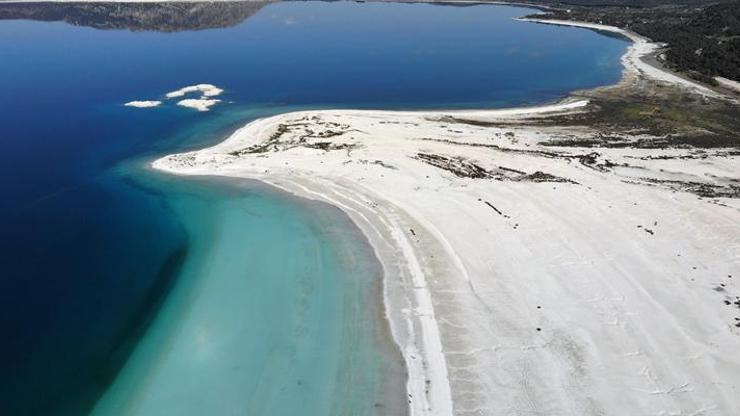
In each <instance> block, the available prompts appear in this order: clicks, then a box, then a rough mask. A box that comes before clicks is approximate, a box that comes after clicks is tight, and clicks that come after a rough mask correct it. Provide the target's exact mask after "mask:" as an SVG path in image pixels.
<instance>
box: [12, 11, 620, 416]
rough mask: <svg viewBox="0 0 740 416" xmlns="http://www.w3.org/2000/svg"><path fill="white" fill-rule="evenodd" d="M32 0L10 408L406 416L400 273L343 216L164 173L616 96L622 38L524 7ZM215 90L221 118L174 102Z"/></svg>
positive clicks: (16, 32)
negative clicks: (249, 138) (348, 136)
mask: <svg viewBox="0 0 740 416" xmlns="http://www.w3.org/2000/svg"><path fill="white" fill-rule="evenodd" d="M2 7H6V6H5V5H3V6H2ZM36 7H37V8H38V7H40V9H37V10H35V11H34V13H37V14H36V15H34V16H38V17H36V18H37V19H39V20H21V19H17V18H7V20H0V61H1V62H2V65H0V89H2V91H3V98H2V99H0V128H1V129H2V130H1V132H2V133H1V134H0V140H1V141H2V146H3V152H0V182H1V183H2V189H3V192H4V197H3V198H2V199H0V226H1V227H2V230H3V236H4V238H3V239H2V240H1V242H0V244H2V246H1V247H0V253H2V264H3V273H2V277H0V321H1V322H2V328H3V329H4V334H5V336H4V342H3V343H2V345H0V368H2V371H3V374H2V378H1V379H0V414H4V415H14V414H23V415H28V414H39V415H50V414H54V415H77V414H84V413H91V412H93V413H96V414H104V415H105V414H137V415H147V414H152V415H154V414H181V415H185V414H197V415H200V414H232V413H234V414H237V413H238V414H244V413H247V414H265V415H270V414H295V413H298V412H300V414H304V415H326V414H337V415H343V414H354V415H362V414H378V413H380V414H394V413H403V412H404V410H405V409H404V403H405V393H404V392H403V388H402V387H403V386H404V384H405V380H404V377H405V373H404V369H403V365H402V360H401V358H400V353H399V352H398V351H396V350H395V349H394V345H393V343H392V342H391V340H389V334H388V329H387V323H386V322H385V321H384V319H383V314H382V312H383V311H382V305H381V304H380V295H379V293H380V290H381V284H382V282H381V277H382V276H381V272H382V270H381V268H380V265H379V263H378V261H377V259H376V258H375V256H374V254H373V251H372V249H371V248H370V247H369V246H368V244H367V241H366V240H365V239H364V237H363V236H362V234H361V233H360V232H359V231H358V230H357V229H356V228H355V227H354V226H352V224H350V222H349V219H348V218H347V217H346V216H345V215H344V214H342V213H341V212H340V211H339V210H337V209H335V208H332V207H329V206H326V205H324V204H319V203H315V202H310V201H305V200H301V199H298V198H294V197H291V196H289V195H286V194H284V193H281V192H278V191H276V190H274V189H272V188H268V187H266V186H264V185H260V184H258V183H254V182H238V181H225V180H213V179H193V178H187V179H186V178H174V177H170V176H168V175H164V174H160V173H156V172H152V171H151V170H150V169H149V168H148V163H149V162H150V161H151V160H152V159H153V158H155V157H157V156H160V155H163V154H168V153H174V152H180V151H183V150H187V149H195V148H201V147H205V146H209V145H212V144H213V143H215V142H217V141H219V140H222V139H224V138H225V137H226V136H227V135H228V134H230V132H232V131H233V130H234V129H235V128H237V127H239V126H241V125H243V124H245V123H246V122H248V121H250V120H253V119H255V118H258V117H264V116H269V115H273V114H278V113H282V112H286V111H292V110H298V109H309V108H310V109H316V108H348V107H352V108H383V109H422V108H424V109H426V108H492V107H507V106H514V105H532V104H539V103H545V102H550V101H554V100H557V99H560V98H562V97H564V96H566V95H567V94H568V93H569V92H571V91H574V90H578V89H583V88H591V87H596V86H601V85H608V84H612V83H615V82H617V81H618V80H619V79H620V77H621V71H622V66H621V63H620V57H621V55H622V54H623V53H624V52H625V50H626V48H627V46H628V43H627V42H626V41H625V40H622V39H618V38H614V37H608V36H603V35H600V34H598V33H595V32H593V31H589V30H584V29H576V28H566V27H555V26H547V25H538V24H533V23H525V22H519V21H516V20H514V18H516V17H519V16H523V15H527V14H530V13H533V12H534V11H535V10H533V9H527V8H521V7H511V6H492V5H467V6H453V5H444V6H443V5H431V4H402V3H353V2H276V3H251V4H249V5H248V9H244V10H241V9H240V10H239V12H238V13H237V12H236V11H235V10H234V9H233V8H228V7H226V6H223V5H218V4H214V5H207V4H206V5H189V6H184V7H193V8H195V7H197V13H183V14H182V15H177V16H174V17H173V16H172V15H168V14H167V15H165V14H163V13H171V11H169V12H165V11H163V10H160V9H156V6H151V5H150V6H144V5H139V6H131V5H129V6H125V5H117V6H116V7H117V8H118V9H116V10H117V12H116V13H117V16H118V18H119V20H116V21H114V20H113V17H110V16H108V17H106V16H102V17H101V16H98V15H90V12H89V11H88V10H83V11H80V9H75V8H68V7H67V6H65V8H63V9H61V11H60V10H57V9H49V10H46V12H48V13H46V12H44V13H45V14H44V13H41V12H39V10H41V11H42V12H43V11H44V10H45V9H44V8H45V7H52V6H36ZM76 7H77V6H76ZM79 7H82V6H79ZM127 7H128V8H136V9H135V10H133V11H134V12H136V13H134V12H132V14H131V15H132V16H139V19H138V20H137V19H121V18H120V17H121V15H125V13H126V10H127V9H126V8H127ZM225 7H226V8H225ZM233 7H237V6H233ZM239 7H247V6H239ZM147 11H148V12H149V14H148V15H146V14H145V13H144V12H147ZM191 11H192V10H191ZM39 13H40V14H39ZM60 13H61V15H65V14H66V15H67V16H70V15H71V16H73V18H68V19H67V20H68V21H72V22H73V23H75V24H76V25H70V24H67V23H64V22H61V21H54V20H60V19H61V17H60ZM41 14H43V17H41ZM0 15H2V14H0ZM14 16H15V15H14ZM28 16H31V15H30V14H29V15H28ZM142 16H149V17H151V23H147V24H142V21H143V20H142ZM188 16H190V18H188ZM235 16H237V17H236V18H235ZM32 17H33V16H32ZM196 18H197V21H196V20H195V19H196ZM40 20H51V21H40ZM146 22H149V21H146ZM163 22H164V23H163ZM165 23H166V24H165ZM204 82H205V83H212V84H214V85H216V86H218V87H220V88H223V89H224V90H225V92H224V93H223V94H222V95H220V96H219V97H218V98H220V99H222V100H223V102H221V103H219V104H216V105H215V106H214V107H212V108H211V111H209V112H198V111H195V110H192V109H188V108H183V107H180V106H177V105H175V103H174V102H173V101H172V100H166V99H164V98H163V97H164V95H165V94H166V93H167V92H169V91H173V90H177V89H179V88H182V87H184V86H187V85H192V84H197V83H204ZM131 100H163V101H164V104H163V105H162V106H160V107H156V108H148V109H141V108H131V107H125V106H123V103H126V102H128V101H131Z"/></svg>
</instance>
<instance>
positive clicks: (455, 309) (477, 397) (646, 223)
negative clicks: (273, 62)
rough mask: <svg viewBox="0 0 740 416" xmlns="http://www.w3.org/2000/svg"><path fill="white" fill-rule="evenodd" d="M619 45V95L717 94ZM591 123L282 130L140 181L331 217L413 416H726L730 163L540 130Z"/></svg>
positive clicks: (465, 118) (738, 346)
mask: <svg viewBox="0 0 740 416" xmlns="http://www.w3.org/2000/svg"><path fill="white" fill-rule="evenodd" d="M560 24H565V22H560ZM567 24H572V23H571V22H567ZM584 26H585V24H584ZM588 27H591V26H590V25H589V26H588ZM596 29H600V30H607V29H608V30H613V31H619V29H616V28H606V27H596ZM630 38H631V39H633V41H634V44H633V46H632V47H631V48H630V49H629V51H628V53H627V55H625V57H624V62H625V77H624V78H625V79H624V81H623V83H625V84H626V85H627V84H630V83H635V82H638V81H639V82H641V80H645V79H651V80H652V81H653V82H661V83H670V84H674V85H678V86H679V87H680V88H683V89H685V91H686V93H687V94H697V93H698V94H704V95H707V96H711V97H715V96H716V94H717V93H715V92H713V91H711V90H709V89H706V88H704V87H702V86H700V85H696V84H692V83H689V82H688V81H685V80H683V79H682V78H680V77H677V76H675V75H673V74H670V73H667V72H664V71H662V70H660V69H659V68H655V67H652V66H649V65H647V64H644V62H643V60H642V57H643V56H644V55H645V54H648V53H651V52H652V51H654V50H655V49H654V48H657V47H658V46H657V45H654V44H651V43H650V42H648V41H647V40H645V39H637V38H634V37H632V36H631V35H630ZM646 65H647V66H646ZM593 107H594V106H593V105H592V104H591V103H590V102H589V101H588V100H584V99H569V100H566V101H564V102H562V103H559V104H555V105H550V106H543V107H537V108H524V109H508V110H480V111H419V112H393V111H357V110H329V111H303V112H295V113H288V114H282V115H278V116H275V117H270V118H265V119H260V120H256V121H254V122H252V123H249V124H248V125H246V126H245V127H243V128H241V129H239V130H238V131H236V132H235V133H234V134H233V135H232V136H231V137H229V138H228V139H227V140H225V141H224V142H222V143H220V144H218V145H216V146H214V147H211V148H208V149H203V150H200V151H195V152H190V153H184V154H177V155H170V156H166V157H164V158H161V159H159V160H156V161H155V162H154V163H153V166H154V167H155V168H156V169H161V170H164V171H167V172H172V173H175V174H182V175H222V176H234V177H245V178H254V179H259V180H262V181H264V182H267V183H269V184H272V185H274V186H277V187H279V188H282V189H284V190H286V191H289V192H293V193H295V194H298V195H301V196H305V197H307V198H313V199H318V200H322V201H326V202H329V203H331V204H334V205H336V206H338V207H340V208H341V209H343V210H344V211H345V212H346V213H347V214H349V216H350V217H351V218H352V219H353V220H354V221H355V222H356V223H357V225H358V226H359V227H360V228H361V229H362V230H363V232H364V233H365V234H366V235H367V237H368V239H369V240H370V242H371V243H372V244H373V246H374V248H375V250H376V253H377V255H378V258H379V259H380V260H381V262H382V264H383V267H384V271H385V281H384V296H385V301H386V312H387V316H388V319H389V321H390V323H391V329H392V332H393V335H394V338H395V340H396V342H397V343H398V345H399V347H400V349H401V352H402V353H403V355H404V359H405V362H406V365H407V368H408V373H409V378H408V382H407V389H408V394H409V409H410V413H411V414H412V415H451V414H456V415H519V414H534V415H587V414H588V415H591V414H607V415H647V414H655V415H672V414H675V415H692V414H697V415H698V414H702V415H729V414H734V413H735V412H736V411H737V409H740V356H739V355H738V354H737V351H739V350H740V286H739V285H738V280H740V199H738V197H739V196H740V183H738V178H740V163H738V162H739V161H738V157H740V156H739V155H738V152H736V151H733V150H731V149H723V148H712V149H696V148H691V147H676V148H645V147H640V146H629V144H630V143H641V141H643V140H651V139H653V138H652V137H648V136H647V133H635V134H631V135H623V136H622V137H619V138H618V140H620V143H627V145H625V146H621V145H620V146H608V147H598V148H594V147H586V146H573V145H572V142H573V141H574V140H579V139H583V140H584V142H586V141H588V140H590V139H591V138H594V137H599V135H600V134H601V132H599V131H594V130H593V129H590V128H589V127H583V126H578V127H574V126H572V125H568V124H559V123H555V122H549V121H551V120H559V117H566V118H567V117H572V116H574V115H577V114H582V113H588V112H591V111H596V109H595V108H593ZM615 140H616V139H615Z"/></svg>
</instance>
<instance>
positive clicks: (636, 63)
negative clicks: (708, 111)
mask: <svg viewBox="0 0 740 416" xmlns="http://www.w3.org/2000/svg"><path fill="white" fill-rule="evenodd" d="M516 20H519V21H522V22H532V23H542V24H548V25H555V26H571V27H580V28H586V29H593V30H599V31H604V32H611V33H616V34H619V35H622V36H624V37H626V38H627V39H629V40H630V41H631V42H632V45H630V47H629V48H628V49H627V52H626V53H625V54H624V55H623V56H622V65H624V68H625V73H626V74H625V76H624V77H623V82H624V81H625V80H626V79H628V77H629V76H630V75H633V74H640V75H643V76H646V77H648V78H651V79H653V80H657V81H661V82H665V83H668V84H673V85H681V86H683V87H685V88H687V89H689V90H690V91H692V92H694V93H697V94H701V95H704V96H707V97H713V98H728V97H726V96H724V95H723V94H720V93H718V92H716V91H714V90H712V89H710V88H708V87H706V86H704V85H701V84H699V83H697V82H693V81H691V80H688V79H685V78H682V77H680V76H678V75H676V74H674V73H673V72H670V71H668V70H667V69H663V68H658V67H656V66H654V65H651V64H649V63H647V62H645V61H644V60H643V58H644V57H646V56H649V55H651V54H653V53H655V52H656V51H658V50H660V49H661V48H663V47H664V45H661V44H659V43H655V42H653V41H651V40H649V39H647V38H645V37H643V36H641V35H638V34H637V33H635V32H632V31H629V30H625V29H620V28H618V27H615V26H607V25H600V24H596V23H587V22H576V21H570V20H557V19H536V18H524V17H522V18H518V19H516Z"/></svg>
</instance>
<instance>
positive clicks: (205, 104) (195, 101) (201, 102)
mask: <svg viewBox="0 0 740 416" xmlns="http://www.w3.org/2000/svg"><path fill="white" fill-rule="evenodd" d="M220 102H221V100H216V99H211V98H186V99H184V100H180V101H178V102H177V105H180V106H183V107H188V108H194V109H196V110H198V111H208V109H209V108H210V107H212V106H214V105H216V104H218V103H220Z"/></svg>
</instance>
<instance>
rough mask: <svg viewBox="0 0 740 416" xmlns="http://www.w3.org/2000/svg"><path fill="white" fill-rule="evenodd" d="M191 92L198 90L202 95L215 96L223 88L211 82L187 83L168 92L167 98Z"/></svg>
mask: <svg viewBox="0 0 740 416" xmlns="http://www.w3.org/2000/svg"><path fill="white" fill-rule="evenodd" d="M193 92H200V93H201V94H202V95H203V96H204V97H215V96H217V95H220V94H221V93H222V92H224V90H222V89H221V88H218V87H217V86H215V85H213V84H198V85H189V86H187V87H184V88H180V89H179V90H177V91H172V92H168V93H167V98H177V97H183V96H185V95H186V94H190V93H193Z"/></svg>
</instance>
